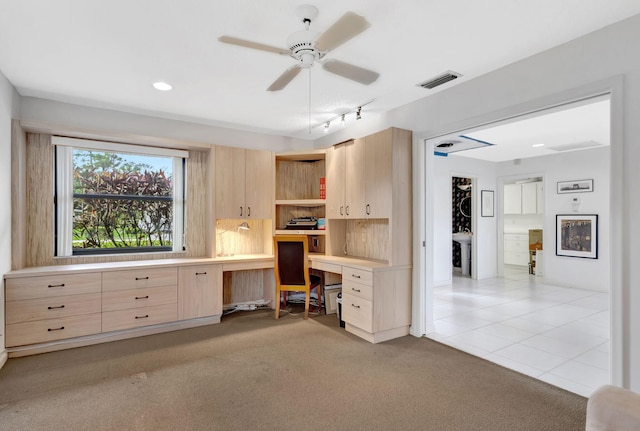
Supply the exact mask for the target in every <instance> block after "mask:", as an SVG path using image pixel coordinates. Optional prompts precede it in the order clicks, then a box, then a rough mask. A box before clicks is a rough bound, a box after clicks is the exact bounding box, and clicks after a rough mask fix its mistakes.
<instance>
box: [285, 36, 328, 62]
mask: <svg viewBox="0 0 640 431" xmlns="http://www.w3.org/2000/svg"><path fill="white" fill-rule="evenodd" d="M318 35H319V33H317V32H315V31H311V30H301V31H297V32H295V33H293V34H292V35H291V36H289V37H288V38H287V45H288V47H289V49H290V50H291V57H293V58H295V59H296V60H298V61H299V62H300V65H301V66H302V67H304V68H309V67H311V66H313V63H314V61H315V60H318V59H320V57H321V55H320V52H319V51H318V50H316V49H315V46H314V45H315V40H316V39H317V38H318Z"/></svg>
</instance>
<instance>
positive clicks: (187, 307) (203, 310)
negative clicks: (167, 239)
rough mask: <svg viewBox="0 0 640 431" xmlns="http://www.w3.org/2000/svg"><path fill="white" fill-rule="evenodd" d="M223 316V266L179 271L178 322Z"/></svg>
mask: <svg viewBox="0 0 640 431" xmlns="http://www.w3.org/2000/svg"><path fill="white" fill-rule="evenodd" d="M220 314H222V265H200V266H187V267H181V268H179V269H178V320H185V319H196V318H199V317H207V316H215V315H220Z"/></svg>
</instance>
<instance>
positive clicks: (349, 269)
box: [309, 255, 411, 343]
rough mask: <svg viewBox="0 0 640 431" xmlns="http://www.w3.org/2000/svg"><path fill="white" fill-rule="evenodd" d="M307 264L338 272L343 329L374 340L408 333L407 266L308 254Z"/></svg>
mask: <svg viewBox="0 0 640 431" xmlns="http://www.w3.org/2000/svg"><path fill="white" fill-rule="evenodd" d="M309 259H310V260H311V267H312V268H313V269H318V270H322V271H325V272H331V273H335V274H341V275H342V320H344V321H345V329H346V330H347V331H348V332H351V333H353V334H355V335H358V336H359V337H361V338H364V339H365V340H367V341H369V342H371V343H378V342H381V341H387V340H390V339H393V338H397V337H402V336H405V335H408V334H409V325H410V324H411V267H410V266H408V265H407V266H389V265H388V264H387V263H386V262H382V261H377V260H367V259H357V258H350V257H338V256H324V255H311V256H310V257H309Z"/></svg>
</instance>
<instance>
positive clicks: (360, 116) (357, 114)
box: [356, 106, 362, 120]
mask: <svg viewBox="0 0 640 431" xmlns="http://www.w3.org/2000/svg"><path fill="white" fill-rule="evenodd" d="M361 111H362V106H358V110H357V111H356V120H359V119H361V118H362V115H361Z"/></svg>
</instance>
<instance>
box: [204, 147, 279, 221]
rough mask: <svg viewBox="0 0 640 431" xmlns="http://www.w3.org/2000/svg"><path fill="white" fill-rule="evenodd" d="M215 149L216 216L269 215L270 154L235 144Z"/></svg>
mask: <svg viewBox="0 0 640 431" xmlns="http://www.w3.org/2000/svg"><path fill="white" fill-rule="evenodd" d="M215 151H216V163H215V180H216V183H215V184H216V187H215V195H216V218H219V219H241V218H251V219H270V218H272V211H273V196H274V194H273V190H274V185H273V177H274V156H273V153H272V152H269V151H261V150H247V149H243V148H235V147H216V150H215Z"/></svg>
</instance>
